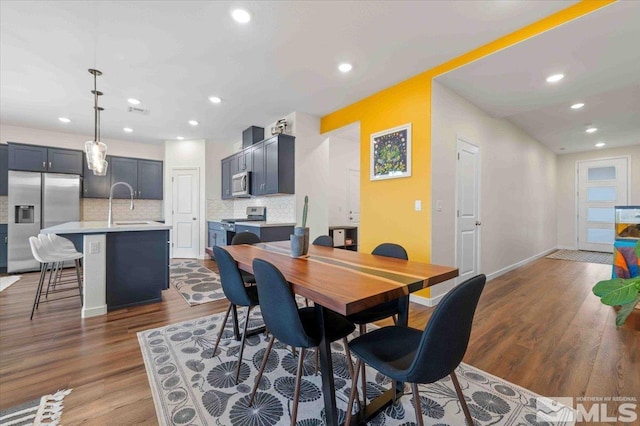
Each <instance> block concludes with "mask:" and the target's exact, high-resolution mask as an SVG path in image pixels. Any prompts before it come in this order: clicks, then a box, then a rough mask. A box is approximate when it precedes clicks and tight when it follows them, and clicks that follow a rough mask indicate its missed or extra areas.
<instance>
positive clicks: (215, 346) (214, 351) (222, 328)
mask: <svg viewBox="0 0 640 426" xmlns="http://www.w3.org/2000/svg"><path fill="white" fill-rule="evenodd" d="M232 306H233V303H229V307H228V308H227V313H226V314H225V315H224V319H223V320H222V326H220V331H219V332H218V337H217V338H216V344H215V345H214V346H213V356H216V351H217V350H218V344H220V339H221V338H222V333H223V332H224V327H225V326H226V325H227V319H229V313H230V312H231V307H232Z"/></svg>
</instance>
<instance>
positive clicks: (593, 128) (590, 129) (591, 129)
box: [585, 127, 598, 133]
mask: <svg viewBox="0 0 640 426" xmlns="http://www.w3.org/2000/svg"><path fill="white" fill-rule="evenodd" d="M597 131H598V128H597V127H589V128H587V130H585V132H587V133H595V132H597Z"/></svg>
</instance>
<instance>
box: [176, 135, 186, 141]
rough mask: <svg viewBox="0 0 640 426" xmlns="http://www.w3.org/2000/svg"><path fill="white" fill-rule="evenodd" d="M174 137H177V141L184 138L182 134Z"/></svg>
mask: <svg viewBox="0 0 640 426" xmlns="http://www.w3.org/2000/svg"><path fill="white" fill-rule="evenodd" d="M176 139H178V140H179V141H183V140H184V137H182V136H176Z"/></svg>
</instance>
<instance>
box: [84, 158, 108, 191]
mask: <svg viewBox="0 0 640 426" xmlns="http://www.w3.org/2000/svg"><path fill="white" fill-rule="evenodd" d="M107 163H109V167H107V174H106V175H105V176H96V175H94V174H93V171H92V170H89V165H88V164H87V161H86V159H85V161H84V175H83V176H84V177H83V178H82V197H83V198H109V189H110V188H111V157H109V156H108V155H107Z"/></svg>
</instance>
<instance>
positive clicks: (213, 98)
mask: <svg viewBox="0 0 640 426" xmlns="http://www.w3.org/2000/svg"><path fill="white" fill-rule="evenodd" d="M209 102H211V103H212V104H219V103H220V102H222V99H220V98H219V97H217V96H210V97H209Z"/></svg>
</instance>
